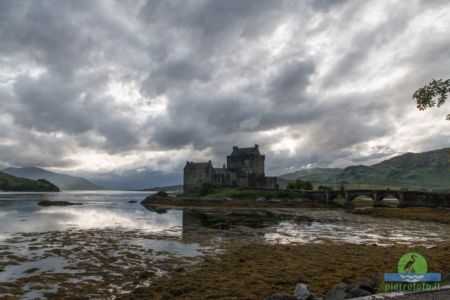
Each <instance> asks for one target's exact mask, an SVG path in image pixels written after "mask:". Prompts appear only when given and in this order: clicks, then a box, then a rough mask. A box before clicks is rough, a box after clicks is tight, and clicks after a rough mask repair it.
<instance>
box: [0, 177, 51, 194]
mask: <svg viewBox="0 0 450 300" xmlns="http://www.w3.org/2000/svg"><path fill="white" fill-rule="evenodd" d="M0 190H2V191H5V192H59V188H58V187H57V186H56V185H54V184H53V183H51V182H50V181H48V180H45V179H38V180H31V179H27V178H20V177H16V176H12V175H9V174H6V173H3V172H0Z"/></svg>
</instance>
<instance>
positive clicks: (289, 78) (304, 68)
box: [269, 61, 315, 105]
mask: <svg viewBox="0 0 450 300" xmlns="http://www.w3.org/2000/svg"><path fill="white" fill-rule="evenodd" d="M314 71H315V67H314V62H313V61H289V62H287V63H285V65H283V66H282V68H281V70H280V72H279V74H277V75H276V76H275V77H274V78H273V79H272V82H271V83H270V92H269V96H270V98H271V99H273V101H275V102H281V103H283V102H287V104H288V105H289V104H293V103H292V102H299V101H301V100H302V99H301V98H302V97H303V98H304V93H305V90H306V88H307V87H308V85H309V84H310V75H312V74H313V73H314Z"/></svg>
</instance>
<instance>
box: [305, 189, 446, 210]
mask: <svg viewBox="0 0 450 300" xmlns="http://www.w3.org/2000/svg"><path fill="white" fill-rule="evenodd" d="M302 195H303V196H304V197H305V198H307V199H310V200H311V201H313V202H318V203H331V202H332V201H333V199H335V198H336V197H338V196H342V197H343V198H344V199H345V207H347V208H352V207H353V200H354V199H355V198H357V197H359V196H366V197H369V198H371V199H372V200H373V206H375V207H377V206H386V205H385V203H384V202H383V200H384V199H385V198H386V197H388V196H391V197H394V198H396V199H398V202H399V204H398V207H431V208H436V207H446V208H450V193H435V192H425V191H424V192H421V191H400V190H368V189H364V190H333V191H304V192H302Z"/></svg>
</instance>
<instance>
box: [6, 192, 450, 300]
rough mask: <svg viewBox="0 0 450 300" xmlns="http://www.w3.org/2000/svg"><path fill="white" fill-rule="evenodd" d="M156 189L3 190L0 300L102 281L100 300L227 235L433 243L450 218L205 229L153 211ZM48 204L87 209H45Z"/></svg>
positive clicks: (447, 236)
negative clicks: (149, 203) (150, 203)
mask: <svg viewBox="0 0 450 300" xmlns="http://www.w3.org/2000/svg"><path fill="white" fill-rule="evenodd" d="M149 194H150V193H149V192H123V191H92V192H81V191H76V192H61V193H0V297H1V296H2V295H17V296H19V297H20V298H24V299H34V298H36V297H45V295H46V293H49V294H51V293H56V292H61V291H74V292H76V291H77V289H84V290H85V289H88V288H89V287H95V289H94V290H95V292H92V293H94V294H90V296H92V297H93V298H96V297H102V296H104V295H117V294H120V293H127V292H130V291H131V290H133V289H134V288H136V287H139V286H146V285H148V284H150V283H151V280H152V278H153V277H154V276H159V275H161V274H165V273H167V272H171V271H173V270H174V269H176V268H180V267H183V268H189V266H190V265H192V264H194V263H195V262H196V261H198V259H201V257H202V256H204V255H207V254H210V253H218V252H220V251H221V245H222V241H225V240H227V239H233V240H234V241H235V240H241V241H243V242H248V241H249V238H251V239H252V240H253V241H260V242H265V243H330V242H331V243H354V244H377V245H381V246H388V245H392V244H422V245H427V246H432V245H433V243H437V242H441V241H449V240H450V231H449V226H448V225H446V224H435V223H421V222H415V221H406V220H395V219H379V218H378V219H377V218H371V217H367V216H361V215H353V214H350V213H346V212H344V211H343V210H337V209H328V210H324V209H298V210H295V211H292V210H291V211H289V214H292V213H293V214H294V215H292V216H291V215H289V216H288V217H287V218H286V217H283V218H280V220H278V221H277V218H272V219H270V220H268V221H267V222H264V225H263V226H256V227H252V226H250V227H252V228H250V227H246V226H245V224H244V225H242V223H240V224H237V225H236V224H233V223H227V222H228V221H229V220H217V221H216V222H217V224H208V225H205V224H203V223H202V220H203V221H204V220H205V219H204V218H202V217H201V216H199V213H198V212H197V213H192V212H189V211H182V210H168V211H166V212H164V213H157V212H154V211H150V210H148V209H146V208H145V207H144V206H142V205H141V204H140V202H141V201H142V200H143V199H144V198H145V197H146V196H148V195H149ZM43 200H63V201H70V202H76V203H81V204H82V205H76V206H65V207H41V206H39V205H38V202H39V201H43ZM255 213H258V212H256V211H255ZM284 213H286V212H283V214H284ZM200 214H201V213H200ZM299 216H300V218H299ZM291 217H292V218H291ZM294 217H297V218H296V219H295V220H294ZM216 225H217V226H216ZM44 283H45V284H44ZM95 293H98V294H95Z"/></svg>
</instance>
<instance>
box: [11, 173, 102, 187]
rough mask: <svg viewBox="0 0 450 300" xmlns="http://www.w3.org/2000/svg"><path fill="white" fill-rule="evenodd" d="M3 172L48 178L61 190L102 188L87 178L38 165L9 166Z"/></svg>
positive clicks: (32, 177) (17, 175)
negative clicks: (59, 172)
mask: <svg viewBox="0 0 450 300" xmlns="http://www.w3.org/2000/svg"><path fill="white" fill-rule="evenodd" d="M2 172H4V173H7V174H10V175H14V176H16V177H23V178H28V179H33V180H36V179H40V178H42V179H46V180H48V181H50V182H52V183H54V184H55V185H56V186H58V187H59V188H60V189H61V190H101V189H103V188H102V187H99V186H97V185H95V184H93V183H92V182H90V181H89V180H87V179H84V178H81V177H75V176H70V175H66V174H58V173H54V172H50V171H47V170H45V169H41V168H37V167H24V168H7V169H4V170H2Z"/></svg>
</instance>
